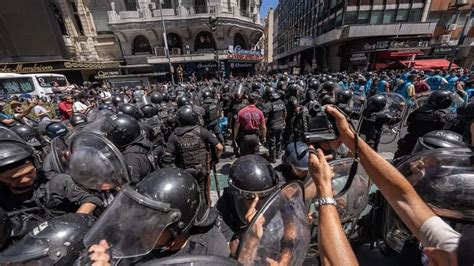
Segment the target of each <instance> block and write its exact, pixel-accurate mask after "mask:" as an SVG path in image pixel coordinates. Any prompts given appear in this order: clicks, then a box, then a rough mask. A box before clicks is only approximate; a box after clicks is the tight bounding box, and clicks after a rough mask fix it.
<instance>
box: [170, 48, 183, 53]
mask: <svg viewBox="0 0 474 266" xmlns="http://www.w3.org/2000/svg"><path fill="white" fill-rule="evenodd" d="M171 54H172V55H180V54H181V48H172V49H171Z"/></svg>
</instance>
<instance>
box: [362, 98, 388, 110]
mask: <svg viewBox="0 0 474 266" xmlns="http://www.w3.org/2000/svg"><path fill="white" fill-rule="evenodd" d="M385 104H387V99H386V98H385V96H383V95H381V94H376V95H374V96H371V97H370V98H369V99H368V100H367V109H366V110H367V111H368V112H371V113H376V112H380V111H382V110H383V109H384V108H385Z"/></svg>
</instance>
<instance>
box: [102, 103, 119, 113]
mask: <svg viewBox="0 0 474 266" xmlns="http://www.w3.org/2000/svg"><path fill="white" fill-rule="evenodd" d="M99 110H109V111H112V112H114V113H115V111H116V110H117V109H116V108H115V105H113V104H112V103H103V104H101V105H99Z"/></svg>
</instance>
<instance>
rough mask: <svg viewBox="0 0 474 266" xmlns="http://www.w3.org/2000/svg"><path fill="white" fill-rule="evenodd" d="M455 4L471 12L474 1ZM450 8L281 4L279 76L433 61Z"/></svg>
mask: <svg viewBox="0 0 474 266" xmlns="http://www.w3.org/2000/svg"><path fill="white" fill-rule="evenodd" d="M455 1H467V2H470V4H469V3H468V5H466V6H468V7H469V8H470V6H472V1H470V0H452V2H455ZM447 2H449V1H448V0H313V1H309V0H308V1H306V0H305V1H298V0H281V1H280V3H279V6H278V9H277V12H278V34H277V42H278V45H277V46H276V55H275V60H277V61H278V67H279V70H280V71H291V72H298V73H299V72H311V71H315V70H331V71H340V70H350V69H378V68H383V67H385V66H387V65H388V64H390V63H391V62H394V61H397V60H414V59H423V58H429V57H432V52H431V51H432V47H433V44H432V43H433V41H432V39H433V37H435V39H436V38H437V37H436V36H437V35H439V34H440V33H439V32H441V31H440V24H441V22H442V21H441V20H442V18H444V16H445V15H441V14H444V13H446V12H447V10H450V8H449V6H450V5H449V3H447ZM468 7H464V8H468ZM436 12H438V14H436ZM453 12H454V13H456V11H453ZM465 13H467V11H464V12H462V14H465ZM462 14H461V16H460V17H462ZM464 21H465V20H464ZM458 24H462V19H459V20H458ZM453 36H454V35H453ZM466 41H468V40H466ZM458 55H459V56H461V53H458Z"/></svg>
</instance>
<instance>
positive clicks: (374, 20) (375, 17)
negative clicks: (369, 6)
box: [370, 10, 383, 25]
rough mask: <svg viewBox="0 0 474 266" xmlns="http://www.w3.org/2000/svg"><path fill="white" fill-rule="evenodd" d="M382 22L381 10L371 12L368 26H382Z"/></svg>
mask: <svg viewBox="0 0 474 266" xmlns="http://www.w3.org/2000/svg"><path fill="white" fill-rule="evenodd" d="M382 21H383V11H382V10H374V11H372V16H371V18H370V24H373V25H379V24H382Z"/></svg>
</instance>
